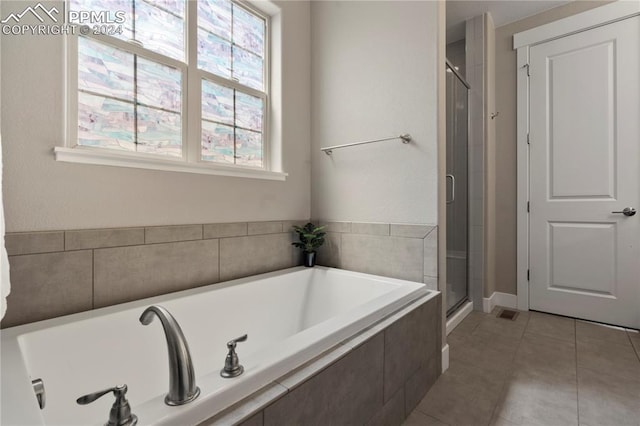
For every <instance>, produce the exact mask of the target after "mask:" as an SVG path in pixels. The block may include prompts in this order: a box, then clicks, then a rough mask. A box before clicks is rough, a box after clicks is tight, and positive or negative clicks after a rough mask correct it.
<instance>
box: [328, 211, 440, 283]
mask: <svg viewBox="0 0 640 426" xmlns="http://www.w3.org/2000/svg"><path fill="white" fill-rule="evenodd" d="M316 222H320V224H322V225H327V229H326V231H327V236H326V242H325V244H324V245H323V246H322V247H321V248H320V249H319V250H318V264H319V265H323V266H331V267H334V268H341V269H348V270H350V271H357V272H365V273H368V274H375V275H383V276H387V277H392V278H399V279H404V280H410V281H418V282H423V283H425V284H426V285H427V286H428V288H429V289H430V290H437V281H438V279H437V278H438V227H437V226H435V225H427V224H404V223H363V222H332V221H326V220H319V221H318V220H316Z"/></svg>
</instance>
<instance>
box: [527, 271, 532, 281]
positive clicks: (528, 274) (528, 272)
mask: <svg viewBox="0 0 640 426" xmlns="http://www.w3.org/2000/svg"><path fill="white" fill-rule="evenodd" d="M530 276H531V274H530V271H529V270H528V269H527V281H530V280H529V277H530Z"/></svg>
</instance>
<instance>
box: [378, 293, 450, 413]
mask: <svg viewBox="0 0 640 426" xmlns="http://www.w3.org/2000/svg"><path fill="white" fill-rule="evenodd" d="M440 297H441V296H440V295H437V296H436V297H435V298H433V299H430V300H429V301H427V302H425V303H424V304H422V305H421V306H419V307H418V308H416V309H415V310H413V311H411V312H410V313H408V314H407V315H405V316H403V317H402V318H400V319H399V320H398V321H396V322H395V323H393V324H391V325H390V326H389V327H388V328H387V329H386V330H385V332H384V345H385V346H384V354H385V357H384V401H385V402H387V401H388V400H389V399H390V398H391V397H392V396H393V395H394V394H395V393H396V392H397V391H398V389H400V388H401V387H402V386H404V384H405V382H406V381H407V380H409V379H410V378H411V376H412V375H413V374H414V373H415V372H416V371H417V370H418V369H419V368H420V367H422V366H425V365H427V362H428V361H429V359H430V358H431V357H433V356H440V353H439V352H440V351H439V349H440V343H441V339H440V337H441V336H440V333H441V329H440V326H439V325H440V323H439V321H438V317H439V316H440V312H439V311H438V300H439V298H440ZM436 377H437V376H436ZM418 401H419V400H418Z"/></svg>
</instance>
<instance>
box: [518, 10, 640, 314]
mask: <svg viewBox="0 0 640 426" xmlns="http://www.w3.org/2000/svg"><path fill="white" fill-rule="evenodd" d="M634 16H640V2H635V1H617V2H615V3H610V4H607V5H605V6H600V7H597V8H595V9H591V10H589V11H586V12H582V13H579V14H577V15H573V16H570V17H568V18H564V19H560V20H558V21H554V22H551V23H549V24H545V25H541V26H539V27H536V28H532V29H530V30H527V31H523V32H521V33H517V34H514V36H513V49H514V50H517V97H518V100H517V137H516V143H517V194H518V195H517V206H516V212H517V213H516V217H517V232H516V238H517V267H516V271H517V272H516V280H517V291H518V294H517V299H518V304H517V308H518V309H519V310H522V311H528V310H529V176H530V169H529V143H535V141H529V50H530V48H531V47H532V46H535V45H537V44H541V43H545V42H548V41H551V40H554V39H557V38H561V37H566V36H568V35H571V34H576V33H579V32H582V31H587V30H590V29H593V28H597V27H601V26H603V25H607V24H611V23H613V22H616V21H620V20H622V19H627V18H631V17H634ZM532 208H535V206H533V207H532Z"/></svg>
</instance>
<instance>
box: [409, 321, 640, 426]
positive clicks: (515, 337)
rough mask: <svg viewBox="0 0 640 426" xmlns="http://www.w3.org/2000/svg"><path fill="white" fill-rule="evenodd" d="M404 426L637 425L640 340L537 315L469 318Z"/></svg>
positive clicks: (639, 336) (455, 334)
mask: <svg viewBox="0 0 640 426" xmlns="http://www.w3.org/2000/svg"><path fill="white" fill-rule="evenodd" d="M447 341H448V343H449V350H450V366H449V369H448V370H447V371H446V372H445V373H444V374H443V375H442V376H441V377H440V378H439V379H438V381H437V382H436V384H435V385H434V386H433V387H432V388H431V390H430V391H429V393H428V394H427V395H426V396H425V397H424V399H423V400H422V401H421V402H420V404H419V405H418V407H417V408H416V409H415V410H414V411H413V413H411V415H410V416H409V418H408V419H407V420H406V422H405V423H404V425H405V426H442V425H449V426H457V425H460V426H463V425H469V426H471V425H473V426H475V425H491V426H494V425H496V426H497V425H500V426H514V425H545V426H564V425H583V426H587V425H588V426H623V425H633V426H640V334H639V333H636V332H633V331H631V330H627V331H624V330H621V329H614V328H609V327H603V326H600V325H596V324H591V323H587V322H582V321H576V320H573V319H570V318H564V317H558V316H554V315H547V314H541V313H537V312H520V314H519V315H518V317H517V318H516V320H515V321H511V320H506V319H500V318H496V315H495V312H494V313H493V314H484V313H481V312H475V311H474V312H472V313H471V314H470V315H469V316H468V317H467V318H465V320H464V321H463V322H462V323H461V324H460V325H459V326H458V327H457V328H456V329H455V330H454V331H453V332H452V333H451V334H450V335H449V336H448V338H447Z"/></svg>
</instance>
